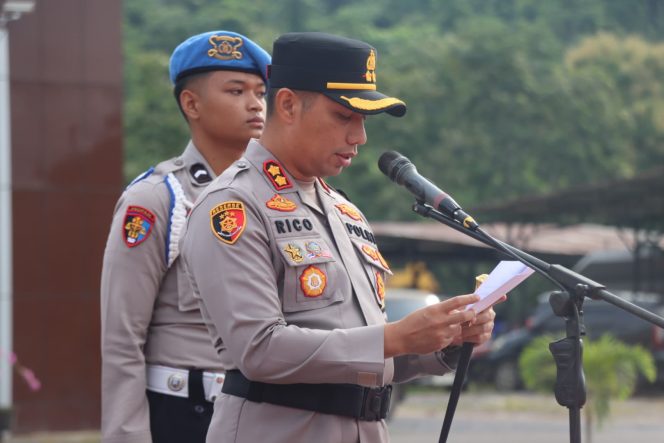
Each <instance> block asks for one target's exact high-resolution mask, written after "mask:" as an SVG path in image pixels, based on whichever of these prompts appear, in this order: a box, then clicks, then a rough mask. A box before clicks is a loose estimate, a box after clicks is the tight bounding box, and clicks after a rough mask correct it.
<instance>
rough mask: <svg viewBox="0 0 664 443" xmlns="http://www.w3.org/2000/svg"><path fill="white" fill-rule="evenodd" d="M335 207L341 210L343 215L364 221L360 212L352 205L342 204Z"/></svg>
mask: <svg viewBox="0 0 664 443" xmlns="http://www.w3.org/2000/svg"><path fill="white" fill-rule="evenodd" d="M335 206H336V208H337V209H338V210H339V212H341V213H342V214H343V215H346V216H348V217H350V218H352V219H353V220H357V221H362V216H361V215H360V212H359V211H358V210H357V209H355V208H354V207H352V206H351V205H348V204H346V203H342V204H339V205H335Z"/></svg>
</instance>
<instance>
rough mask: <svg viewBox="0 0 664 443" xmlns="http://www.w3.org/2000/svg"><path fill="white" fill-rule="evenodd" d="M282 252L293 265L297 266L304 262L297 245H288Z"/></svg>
mask: <svg viewBox="0 0 664 443" xmlns="http://www.w3.org/2000/svg"><path fill="white" fill-rule="evenodd" d="M284 252H285V253H286V254H288V256H289V257H290V259H291V260H292V261H293V263H296V264H297V263H302V262H303V261H304V257H302V249H300V247H299V246H298V245H294V244H293V243H288V244H287V245H286V247H285V248H284Z"/></svg>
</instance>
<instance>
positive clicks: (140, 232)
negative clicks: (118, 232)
mask: <svg viewBox="0 0 664 443" xmlns="http://www.w3.org/2000/svg"><path fill="white" fill-rule="evenodd" d="M155 220H156V217H155V216H154V214H153V213H152V212H150V211H148V210H147V209H145V208H143V207H141V206H129V207H128V208H127V213H126V214H125V218H124V223H123V225H122V234H123V237H124V242H125V244H126V245H127V246H129V247H130V248H133V247H134V246H138V245H140V244H141V243H143V242H144V241H145V240H146V239H147V238H148V236H149V235H150V232H152V227H153V226H154V222H155Z"/></svg>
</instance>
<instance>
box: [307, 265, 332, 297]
mask: <svg viewBox="0 0 664 443" xmlns="http://www.w3.org/2000/svg"><path fill="white" fill-rule="evenodd" d="M326 286H327V276H326V275H325V273H324V272H323V271H321V270H320V269H318V268H317V267H316V266H314V265H310V266H309V267H307V268H306V269H305V270H304V271H302V274H300V287H301V288H302V292H304V295H305V296H307V297H318V296H320V295H321V294H322V293H323V291H324V290H325V287H326Z"/></svg>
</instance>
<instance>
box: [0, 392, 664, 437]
mask: <svg viewBox="0 0 664 443" xmlns="http://www.w3.org/2000/svg"><path fill="white" fill-rule="evenodd" d="M447 397H448V393H447V391H444V390H440V389H437V390H429V391H417V392H410V393H409V395H408V396H407V397H406V400H405V402H404V403H402V404H401V405H399V407H398V408H397V410H396V413H395V416H394V418H393V419H392V421H391V422H390V424H389V426H390V433H391V439H392V443H429V442H431V443H435V442H437V441H438V437H439V435H440V428H441V426H442V423H443V416H444V410H445V406H446V405H447ZM581 426H582V429H583V431H585V430H586V425H585V424H584V423H582V424H581ZM99 441H100V439H99V433H98V432H97V431H94V430H93V431H88V432H78V433H53V434H46V433H41V434H34V435H23V436H15V437H13V438H10V439H6V440H5V442H3V443H99ZM449 441H450V442H454V443H471V442H472V443H532V442H537V443H564V442H569V441H570V438H569V419H568V413H567V409H565V408H563V407H561V406H559V405H558V404H557V403H556V401H555V399H554V397H553V395H551V396H546V395H534V394H526V393H519V394H497V393H494V392H464V393H463V394H462V395H461V399H460V400H459V405H458V408H457V413H456V415H455V418H454V423H453V425H452V430H451V432H450V437H449ZM583 442H584V443H589V442H588V440H587V439H585V436H584V438H583ZM629 442H639V443H664V394H663V393H660V395H659V396H652V397H639V398H636V399H630V400H627V401H625V402H614V403H613V409H612V413H611V416H610V417H609V420H608V421H607V422H606V423H605V424H604V426H603V428H602V429H600V430H597V431H595V432H594V434H593V443H629ZM312 443H315V442H312Z"/></svg>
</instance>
